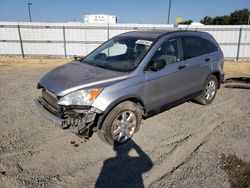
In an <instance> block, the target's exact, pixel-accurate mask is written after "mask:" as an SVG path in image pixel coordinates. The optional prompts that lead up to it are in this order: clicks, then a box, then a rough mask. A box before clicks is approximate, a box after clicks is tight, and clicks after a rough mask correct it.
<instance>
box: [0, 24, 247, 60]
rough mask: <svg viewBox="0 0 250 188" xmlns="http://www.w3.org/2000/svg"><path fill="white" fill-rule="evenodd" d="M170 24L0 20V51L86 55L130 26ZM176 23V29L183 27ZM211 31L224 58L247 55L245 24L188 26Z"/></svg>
mask: <svg viewBox="0 0 250 188" xmlns="http://www.w3.org/2000/svg"><path fill="white" fill-rule="evenodd" d="M173 27H174V26H173V25H151V24H113V25H96V24H95V25H93V24H92V25H91V24H82V23H29V22H22V23H21V22H19V23H14V22H0V55H2V56H22V57H25V56H64V57H70V56H74V55H83V56H85V55H87V54H88V53H90V52H91V51H92V50H93V49H95V48H96V47H97V46H99V45H100V44H102V43H103V42H105V41H106V40H108V39H109V38H111V37H113V36H116V35H118V34H120V33H124V32H127V31H134V30H140V31H141V30H152V29H173ZM186 27H187V26H180V27H179V28H180V29H187V28H186ZM188 29H195V30H200V31H206V32H209V33H211V34H212V35H213V36H214V37H215V39H216V40H217V41H218V43H219V45H220V47H221V49H222V51H223V52H224V55H225V58H226V59H235V60H243V59H250V32H249V31H250V28H249V27H248V26H199V27H189V28H188Z"/></svg>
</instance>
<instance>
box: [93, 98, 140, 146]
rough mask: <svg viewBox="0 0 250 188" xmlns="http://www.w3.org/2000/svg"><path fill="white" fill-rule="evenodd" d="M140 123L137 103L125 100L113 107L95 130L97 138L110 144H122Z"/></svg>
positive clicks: (129, 137)
mask: <svg viewBox="0 0 250 188" xmlns="http://www.w3.org/2000/svg"><path fill="white" fill-rule="evenodd" d="M140 125H141V112H140V110H139V107H138V105H136V104H135V103H133V102H130V101H125V102H122V103H120V104H118V105H117V106H116V107H114V108H113V109H112V110H111V111H110V112H109V113H108V115H107V116H106V118H105V119H104V121H103V123H102V125H101V126H100V128H98V130H97V134H98V136H99V138H100V139H101V140H102V141H103V142H105V143H107V144H110V145H114V144H119V145H120V144H123V143H125V142H127V141H128V140H129V139H131V138H132V136H133V134H134V133H135V132H136V131H137V130H138V129H139V127H140Z"/></svg>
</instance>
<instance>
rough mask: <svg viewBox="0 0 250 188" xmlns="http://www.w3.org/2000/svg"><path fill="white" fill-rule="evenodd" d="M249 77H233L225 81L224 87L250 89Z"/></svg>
mask: <svg viewBox="0 0 250 188" xmlns="http://www.w3.org/2000/svg"><path fill="white" fill-rule="evenodd" d="M248 84H250V78H249V77H232V78H227V79H226V80H225V81H224V87H225V88H230V89H250V85H248Z"/></svg>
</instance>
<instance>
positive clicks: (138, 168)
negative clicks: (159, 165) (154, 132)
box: [95, 140, 153, 188]
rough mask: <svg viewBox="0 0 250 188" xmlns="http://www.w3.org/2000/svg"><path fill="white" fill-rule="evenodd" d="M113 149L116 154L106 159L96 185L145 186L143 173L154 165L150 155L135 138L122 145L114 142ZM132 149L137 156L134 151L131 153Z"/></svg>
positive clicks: (99, 187)
mask: <svg viewBox="0 0 250 188" xmlns="http://www.w3.org/2000/svg"><path fill="white" fill-rule="evenodd" d="M113 149H114V151H115V152H116V156H115V157H112V158H109V159H107V160H105V161H104V163H103V167H102V169H101V172H100V174H99V177H98V179H97V181H96V184H95V187H96V188H103V187H107V188H110V187H138V188H140V187H144V183H143V179H142V174H143V173H145V172H147V171H149V170H150V169H151V168H152V166H153V162H152V161H151V159H150V158H149V157H148V155H147V154H146V153H145V152H144V151H143V150H142V149H141V148H140V147H139V146H138V145H137V144H136V143H135V142H134V141H133V140H130V141H128V142H127V143H126V144H124V145H120V146H119V145H118V144H114V146H113ZM132 150H134V151H135V152H136V156H135V155H134V152H131V153H133V156H130V155H129V153H130V151H132Z"/></svg>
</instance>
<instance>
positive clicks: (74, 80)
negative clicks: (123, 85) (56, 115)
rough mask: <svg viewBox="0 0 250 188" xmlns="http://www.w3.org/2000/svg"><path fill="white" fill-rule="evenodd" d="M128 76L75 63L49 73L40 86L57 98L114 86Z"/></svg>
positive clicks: (42, 79) (40, 82)
mask: <svg viewBox="0 0 250 188" xmlns="http://www.w3.org/2000/svg"><path fill="white" fill-rule="evenodd" d="M126 75H127V74H126V73H122V72H117V71H111V70H107V69H103V68H99V67H95V66H91V65H88V64H85V63H80V62H78V61H73V62H70V63H68V64H65V65H63V66H60V67H57V68H55V69H54V70H52V71H50V72H48V73H47V74H46V75H44V76H43V77H42V78H41V80H40V81H39V85H40V86H41V87H43V88H45V89H47V90H49V91H51V92H53V93H54V94H56V95H57V96H64V95H66V94H68V93H70V92H72V91H76V90H79V89H83V88H87V87H97V86H100V85H107V84H112V83H113V82H117V81H119V80H123V79H126V77H127V76H126Z"/></svg>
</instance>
